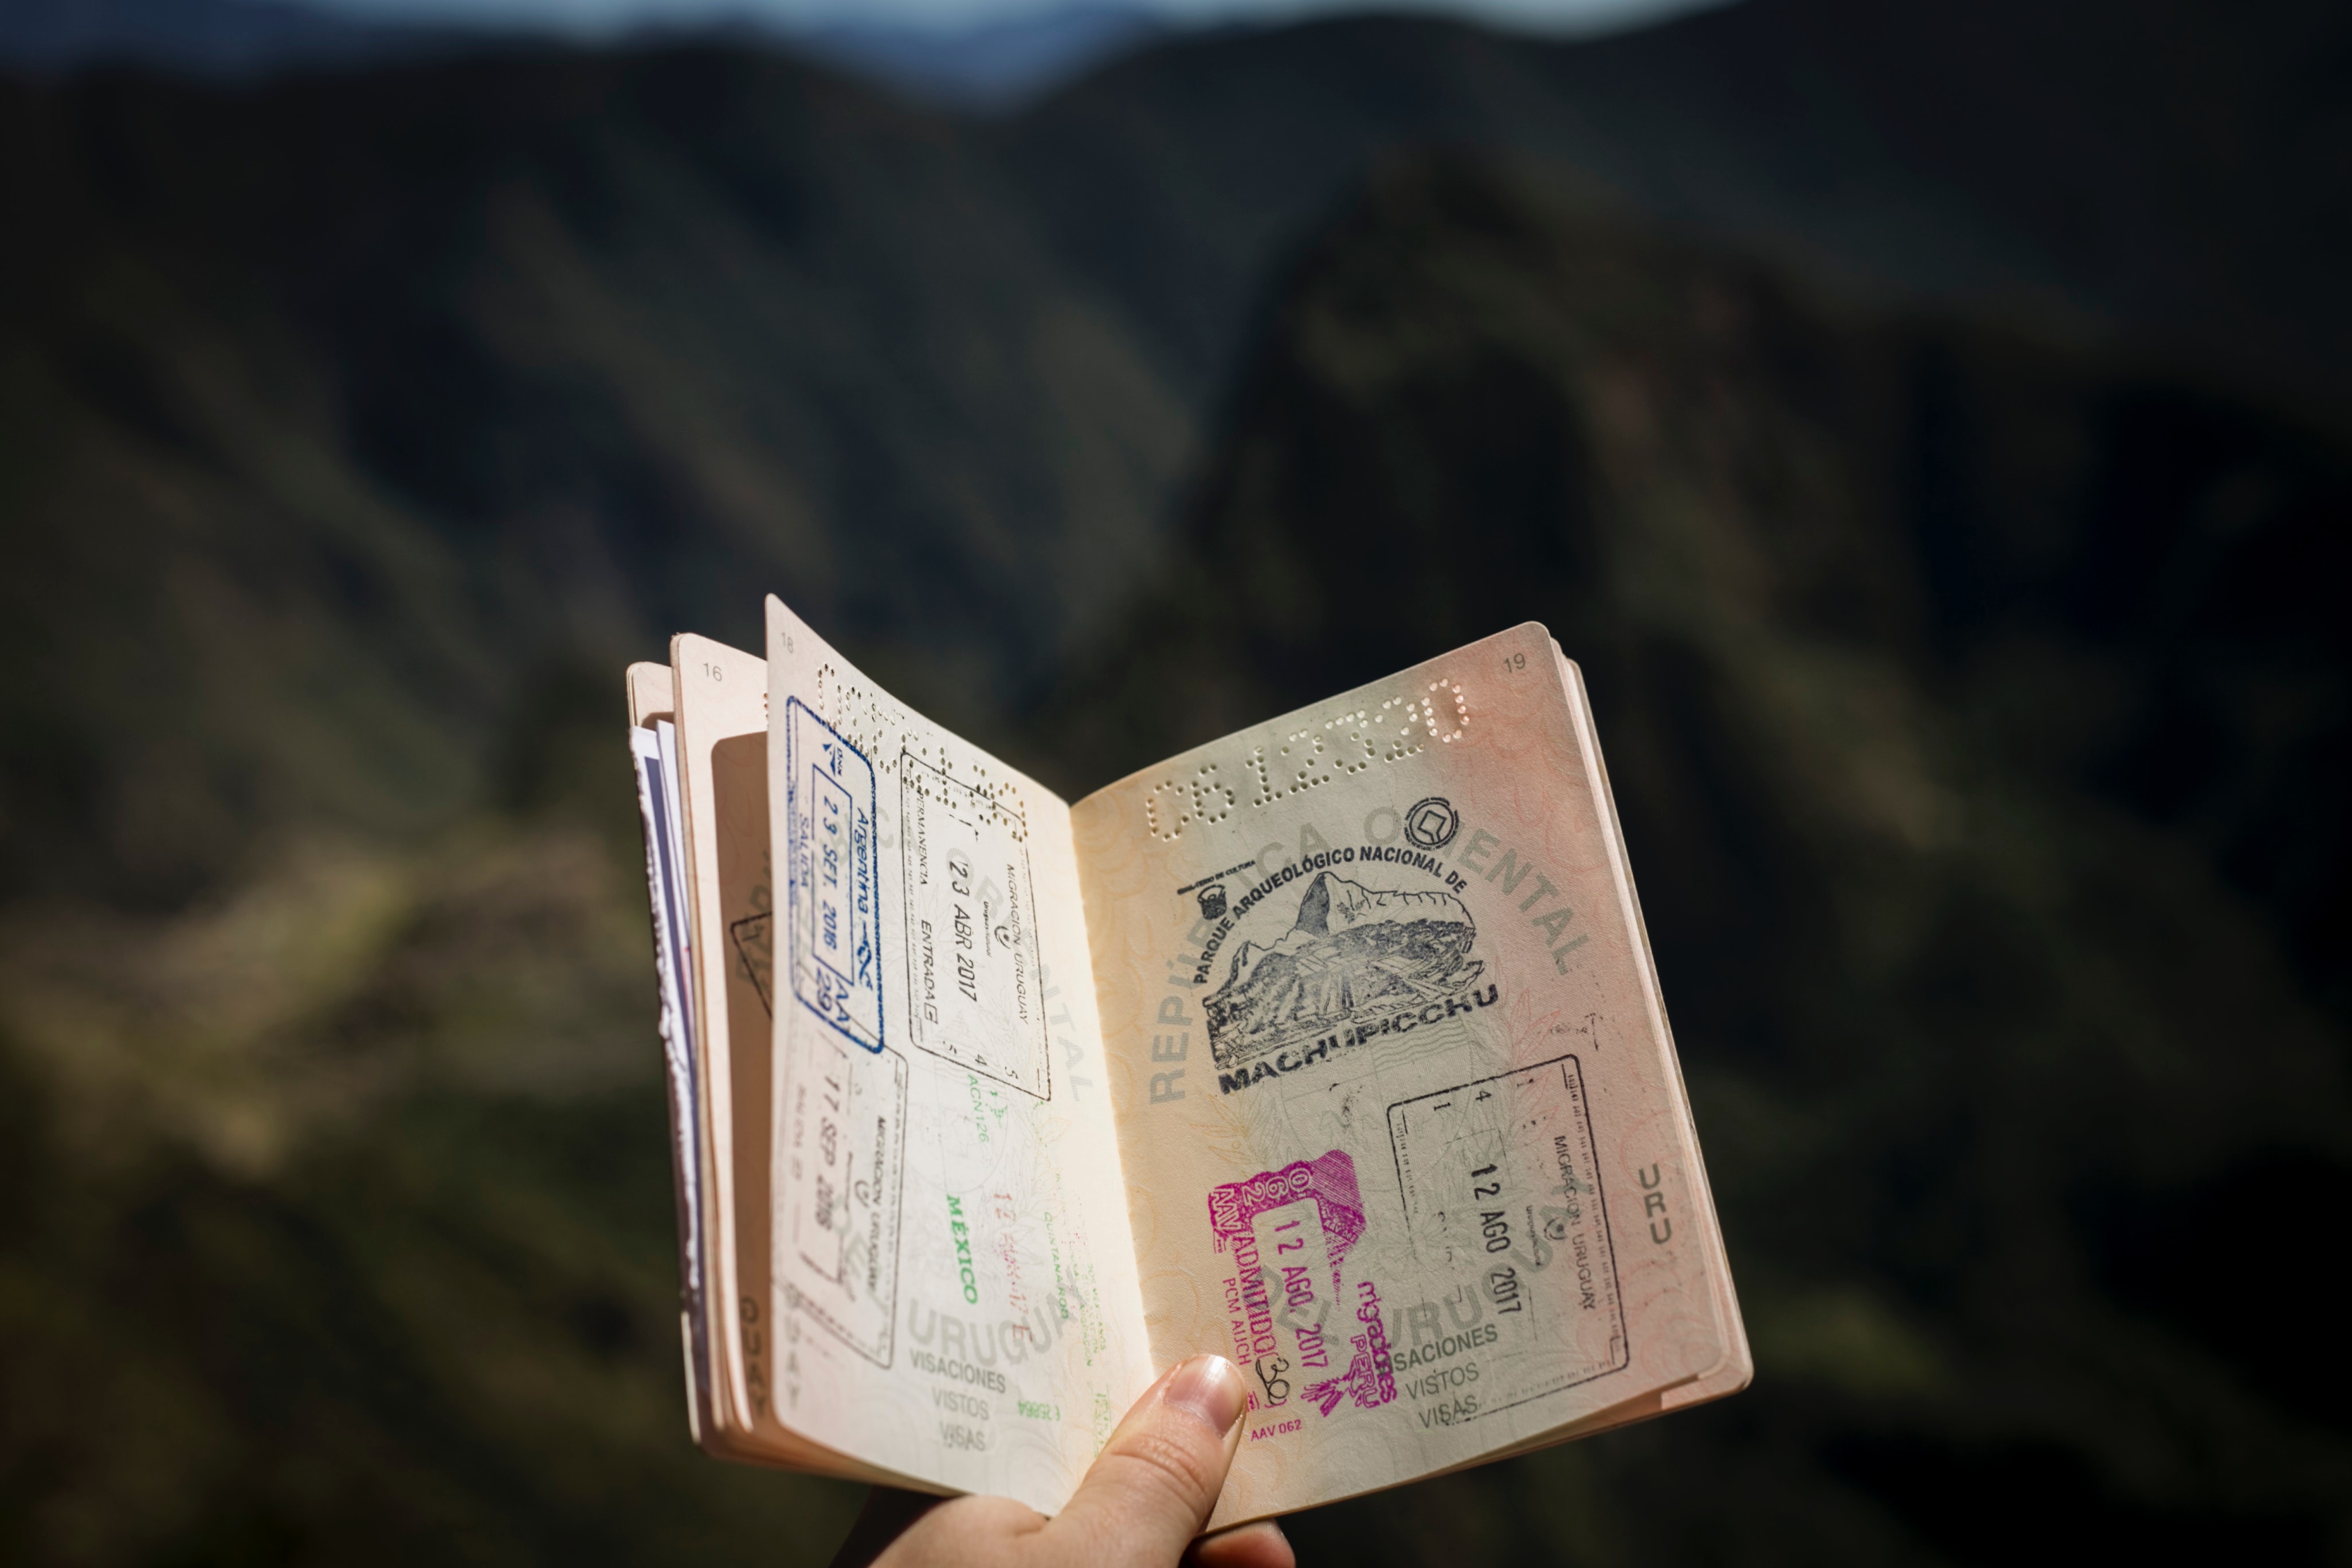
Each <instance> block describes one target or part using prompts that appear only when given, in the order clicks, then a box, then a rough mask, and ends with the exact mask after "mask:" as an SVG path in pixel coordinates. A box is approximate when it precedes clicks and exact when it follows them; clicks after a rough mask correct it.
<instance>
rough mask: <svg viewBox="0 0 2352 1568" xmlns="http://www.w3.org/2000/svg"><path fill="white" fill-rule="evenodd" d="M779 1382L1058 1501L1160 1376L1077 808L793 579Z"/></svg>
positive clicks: (775, 659) (808, 1406)
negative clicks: (1090, 954) (880, 671)
mask: <svg viewBox="0 0 2352 1568" xmlns="http://www.w3.org/2000/svg"><path fill="white" fill-rule="evenodd" d="M767 645H768V646H767V654H768V668H767V692H768V703H767V781H768V798H769V823H770V826H769V837H770V845H771V852H772V856H773V858H774V863H775V867H776V869H777V870H778V871H779V872H780V873H781V879H780V880H777V881H775V882H774V883H773V895H772V897H773V905H774V910H773V915H772V927H771V928H770V930H769V931H767V932H766V933H764V936H763V940H764V941H765V942H766V943H767V948H766V952H767V954H768V956H767V958H766V960H765V962H766V963H767V964H768V966H769V971H770V980H769V985H770V987H771V994H772V1005H773V1014H774V1016H773V1023H772V1038H773V1064H774V1065H773V1068H772V1081H773V1098H772V1156H771V1158H772V1179H771V1190H772V1203H771V1205H770V1215H769V1223H770V1225H771V1226H772V1258H771V1268H772V1279H773V1285H772V1295H773V1298H774V1305H773V1307H772V1321H774V1323H775V1325H776V1328H777V1330H778V1335H777V1337H776V1338H775V1339H774V1341H773V1342H772V1344H771V1346H770V1350H769V1367H768V1373H767V1377H768V1383H769V1388H768V1397H769V1398H770V1400H771V1401H772V1405H773V1408H774V1410H775V1411H776V1414H777V1415H778V1416H779V1417H780V1418H781V1420H782V1422H783V1423H784V1424H785V1425H787V1426H790V1427H791V1428H792V1429H793V1431H795V1432H798V1433H800V1434H802V1435H803V1436H806V1437H808V1438H809V1439H811V1440H813V1441H814V1442H817V1443H820V1444H823V1445H824V1446H825V1447H828V1448H832V1449H835V1450H836V1451H838V1452H841V1453H844V1454H846V1455H849V1456H852V1457H854V1458H857V1459H859V1460H862V1461H864V1462H865V1463H866V1464H868V1465H872V1466H877V1467H879V1468H884V1469H887V1470H891V1471H895V1472H898V1473H899V1474H901V1475H904V1476H907V1477H908V1478H911V1479H915V1480H916V1481H918V1482H919V1483H921V1484H924V1485H929V1486H932V1487H936V1488H938V1489H941V1490H950V1491H971V1492H986V1493H993V1494H997V1495H1000V1496H1006V1497H1012V1498H1015V1499H1018V1500H1021V1501H1023V1502H1025V1503H1028V1504H1030V1505H1031V1506H1032V1507H1034V1508H1037V1509H1039V1510H1044V1511H1046V1512H1052V1511H1054V1510H1057V1509H1059V1508H1060V1507H1061V1505H1062V1504H1063V1503H1064V1502H1065V1501H1066V1500H1067V1499H1068V1497H1069V1494H1070V1492H1071V1491H1072V1490H1073V1489H1075V1488H1076V1485H1077V1482H1078V1479H1079V1478H1080V1477H1081V1476H1082V1475H1083V1474H1084V1473H1085V1471H1086V1468H1087V1465H1088V1464H1090V1463H1091V1462H1092V1461H1093V1459H1094V1457H1095V1454H1096V1453H1097V1451H1098V1450H1099V1449H1100V1447H1101V1446H1102V1444H1103V1442H1104V1441H1105V1439H1107V1438H1108V1436H1109V1435H1110V1431H1111V1428H1112V1426H1114V1425H1115V1424H1116V1422H1117V1421H1118V1417H1120V1416H1121V1415H1125V1414H1126V1412H1127V1408H1128V1406H1129V1405H1130V1404H1131V1403H1132V1402H1133V1400H1134V1399H1135V1397H1136V1395H1137V1394H1140V1393H1141V1392H1142V1391H1143V1389H1144V1388H1145V1387H1147V1386H1148V1385H1149V1384H1150V1381H1151V1377H1152V1365H1151V1357H1150V1343H1149V1342H1148V1338H1147V1335H1146V1333H1145V1331H1144V1327H1143V1310H1142V1302H1141V1300H1140V1297H1139V1293H1138V1290H1137V1284H1136V1275H1135V1254H1134V1243H1133V1237H1132V1235H1131V1232H1130V1230H1129V1220H1128V1209H1127V1201H1126V1194H1125V1184H1124V1182H1123V1181H1122V1180H1121V1179H1120V1177H1119V1174H1118V1173H1119V1148H1118V1134H1117V1131H1116V1130H1115V1128H1114V1127H1113V1125H1112V1121H1111V1109H1110V1100H1109V1089H1108V1081H1107V1079H1106V1072H1105V1067H1104V1061H1103V1055H1102V1038H1101V1030H1100V1026H1099V1025H1098V1023H1097V1017H1096V1010H1095V994H1094V983H1093V978H1092V973H1091V969H1090V966H1089V963H1088V960H1087V946H1086V924H1085V915H1084V906H1083V902H1082V900H1081V897H1080V894H1079V891H1078V878H1077V866H1076V858H1075V857H1074V854H1073V850H1072V846H1071V837H1070V822H1069V808H1068V806H1067V805H1066V804H1065V803H1064V802H1062V801H1061V800H1060V799H1059V798H1058V797H1056V796H1055V795H1053V793H1052V792H1050V791H1048V790H1047V789H1045V787H1044V786H1043V785H1041V784H1037V783H1036V782H1035V781H1034V780H1032V779H1029V778H1026V777H1024V776H1023V775H1022V774H1020V773H1017V772H1015V771H1013V769H1011V768H1009V767H1007V766H1006V765H1005V764H1003V763H1001V762H998V761H997V760H996V759H995V758H993V757H991V756H989V755H988V754H987V753H985V752H982V751H980V750H978V749H977V748H975V747H972V746H970V745H967V744H966V743H964V742H961V741H960V740H958V739H957V738H956V737H954V736H953V735H950V734H949V733H947V732H946V731H943V730H940V728H939V727H938V726H936V725H934V724H932V723H930V722H929V721H927V720H924V719H923V718H921V717H920V716H919V715H918V714H916V713H914V712H912V711H911V710H908V709H907V708H906V707H905V706H904V705H902V704H900V703H898V701H896V700H893V699H892V698H890V697H889V696H888V695H887V694H886V693H884V692H883V691H882V690H880V689H879V688H877V686H875V685H874V683H873V682H872V681H870V680H868V679H866V677H864V676H863V675H861V674H860V673H859V672H858V671H857V670H856V669H855V668H851V667H850V665H849V664H848V662H847V661H846V660H845V659H844V658H842V657H841V656H840V655H839V654H838V653H836V652H835V651H834V650H833V649H832V648H831V647H827V646H826V645H825V644H824V642H823V641H822V640H821V639H819V638H818V637H817V636H816V635H815V634H814V632H812V631H810V630H809V628H808V627H807V626H805V625H804V624H803V623H802V622H801V621H800V620H799V618H798V617H796V616H793V614H792V612H791V611H789V610H787V609H786V608H785V607H784V606H783V605H782V603H781V602H780V601H778V600H776V599H775V598H773V597H771V598H770V599H769V600H768V629H767Z"/></svg>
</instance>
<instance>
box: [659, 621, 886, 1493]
mask: <svg viewBox="0 0 2352 1568" xmlns="http://www.w3.org/2000/svg"><path fill="white" fill-rule="evenodd" d="M670 662H671V665H672V667H673V668H675V670H676V671H677V674H676V677H675V681H674V685H675V703H676V709H677V757H678V766H677V773H678V778H679V781H680V784H681V786H682V787H681V791H680V793H681V795H682V798H683V803H684V809H683V811H682V812H681V813H680V814H679V815H680V817H681V819H682V821H683V824H684V833H685V847H686V853H685V864H686V867H687V870H688V876H687V887H688V892H689V895H690V896H689V900H688V908H689V910H690V911H691V917H692V918H691V922H690V924H691V929H692V931H693V941H692V942H691V944H690V946H691V956H692V960H693V963H692V967H693V971H694V991H695V1007H694V1022H695V1029H694V1040H695V1054H696V1060H697V1063H698V1081H700V1082H703V1083H706V1084H709V1086H710V1089H709V1093H708V1094H706V1095H704V1096H703V1098H702V1105H701V1110H702V1116H701V1125H700V1129H699V1131H700V1134H701V1141H702V1149H703V1152H704V1159H703V1167H704V1169H705V1170H706V1172H707V1173H708V1176H707V1180H706V1181H705V1183H704V1190H705V1203H704V1206H705V1208H706V1209H707V1210H708V1213H709V1220H708V1230H709V1237H710V1238H711V1240H710V1242H709V1244H708V1245H707V1246H706V1247H705V1251H706V1252H707V1253H708V1254H709V1268H708V1276H709V1291H708V1292H707V1295H706V1297H705V1306H706V1317H707V1320H708V1326H707V1331H706V1332H705V1335H704V1340H705V1343H706V1346H707V1351H708V1355H707V1360H708V1363H709V1384H710V1390H709V1395H708V1398H707V1400H706V1405H707V1406H708V1413H709V1419H708V1420H707V1421H706V1422H705V1423H704V1425H703V1426H702V1428H701V1430H700V1431H699V1434H698V1436H699V1437H700V1439H701V1442H702V1446H703V1447H705V1448H707V1449H709V1451H710V1452H712V1453H714V1454H717V1455H719V1457H720V1458H730V1459H737V1460H741V1461H745V1462H751V1463H769V1464H781V1465H788V1466H791V1467H793V1468H798V1469H806V1470H815V1471H819V1472H821V1473H824V1474H829V1475H841V1476H849V1477H855V1478H857V1479H866V1480H889V1479H895V1478H892V1477H891V1476H890V1475H889V1474H888V1473H887V1471H883V1470H881V1469H879V1468H874V1467H861V1466H859V1465H857V1464H856V1462H854V1461H851V1460H848V1459H845V1458H843V1457H841V1456H839V1455H836V1454H833V1453H831V1452H829V1451H827V1450H825V1449H823V1448H821V1447H816V1446H814V1445H812V1444H810V1443H808V1442H807V1441H805V1440H804V1439H803V1438H802V1437H801V1436H799V1435H797V1434H795V1433H794V1432H793V1431H792V1430H791V1429H790V1428H789V1427H787V1426H784V1425H783V1424H782V1422H781V1421H780V1420H778V1418H777V1416H776V1412H775V1406H774V1402H773V1399H772V1395H771V1385H772V1378H773V1363H774V1352H775V1346H776V1343H777V1342H778V1339H779V1335H778V1331H777V1326H776V1323H775V1321H774V1320H773V1318H772V1315H771V1313H772V1310H771V1301H772V1296H773V1291H772V1282H771V1280H770V1278H769V1266H768V1264H769V1241H770V1236H771V1233H772V1226H771V1225H770V1224H769V1207H768V1200H769V1190H770V1184H769V1176H770V1170H769V1160H768V1135H769V1123H770V1121H771V1108H772V1100H773V1098H774V1097H773V1093H772V1082H771V1075H770V1072H769V1051H770V1047H771V1043H772V1042H771V1035H772V1025H771V1021H770V1020H771V1018H772V1014H773V994H774V983H773V974H772V970H773V963H772V955H773V945H774V942H773V930H774V925H775V919H774V915H775V900H774V893H773V883H774V866H773V858H772V856H771V854H770V853H769V846H768V720H767V710H768V670H767V666H766V665H765V663H763V662H762V661H761V660H760V659H758V658H754V657H752V656H751V655H750V654H747V653H741V652H738V651H737V650H736V649H734V648H731V647H727V646H726V645H724V644H722V643H718V642H713V641H712V640H711V639H710V638H709V637H695V636H691V635H685V636H680V637H673V638H671V639H670Z"/></svg>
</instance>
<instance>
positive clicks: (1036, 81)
mask: <svg viewBox="0 0 2352 1568" xmlns="http://www.w3.org/2000/svg"><path fill="white" fill-rule="evenodd" d="M1170 30H1171V28H1170V24H1169V23H1168V22H1167V21H1166V20H1164V19H1163V18H1161V17H1160V15H1159V14H1158V13H1156V12H1152V11H1147V10H1144V9H1142V8H1141V7H1139V6H1135V5H1066V6H1061V7H1058V8H1055V9H1052V10H1045V11H1037V12H1033V13H1030V14H1028V15H1025V16H1011V17H1005V18H1001V19H995V20H990V21H984V22H977V23H973V24H971V25H969V26H910V25H908V24H907V23H904V22H893V21H890V20H889V19H887V18H861V17H856V16H845V17H839V18H836V19H834V20H831V21H827V22H824V23H822V24H819V25H817V26H812V27H808V28H804V29H803V30H801V31H798V32H795V33H792V34H789V35H782V36H780V37H778V39H777V41H778V42H780V43H782V44H783V45H784V46H785V47H789V48H792V49H794V50H796V51H797V52H799V53H801V54H803V55H806V56H807V57H809V58H811V59H815V60H821V61H824V63H825V64H827V65H832V66H835V67H838V68H841V69H843V70H846V71H851V72H854V73H855V74H856V75H859V76H862V77H866V78H867V79H870V80H873V81H877V82H880V83H882V84H884V85H885V86H887V87H891V88H894V89H897V90H898V91H899V92H901V93H904V94H906V95H907V96H908V97H909V98H912V99H915V100H919V101H921V102H928V103H939V104H946V105H949V106H952V107H963V108H972V109H998V108H1003V107H1004V106H1006V105H1009V104H1012V103H1014V102H1017V101H1018V100H1022V99H1024V98H1029V97H1032V96H1034V95H1035V94H1037V93H1038V92H1039V91H1041V90H1043V89H1047V88H1051V87H1055V86H1058V85H1060V84H1061V83H1063V82H1066V81H1068V80H1070V79H1073V78H1075V77H1077V76H1080V75H1082V74H1084V73H1085V72H1086V71H1087V70H1089V69H1091V68H1094V67H1096V66H1098V65H1100V64H1102V63H1104V62H1105V61H1107V60H1109V59H1112V58H1116V57H1118V56H1120V55H1127V54H1132V53H1134V52H1136V51H1137V50H1139V49H1140V48H1142V47H1145V46H1146V45H1148V44H1151V43H1154V42H1156V41H1158V40H1159V39H1160V38H1162V37H1166V36H1167V35H1168V33H1169V32H1170Z"/></svg>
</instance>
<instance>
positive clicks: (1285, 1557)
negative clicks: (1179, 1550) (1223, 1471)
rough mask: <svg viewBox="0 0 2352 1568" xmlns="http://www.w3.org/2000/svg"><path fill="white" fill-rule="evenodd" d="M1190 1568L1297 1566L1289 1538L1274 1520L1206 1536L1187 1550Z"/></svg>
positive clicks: (1283, 1567)
mask: <svg viewBox="0 0 2352 1568" xmlns="http://www.w3.org/2000/svg"><path fill="white" fill-rule="evenodd" d="M1184 1561H1185V1563H1187V1564H1189V1565H1191V1568H1298V1555H1297V1552H1293V1551H1292V1550H1291V1546H1290V1537H1288V1536H1287V1535H1285V1534H1284V1533H1283V1532H1282V1526H1281V1525H1280V1524H1279V1523H1277V1522H1276V1521H1274V1520H1271V1519H1261V1520H1259V1521H1257V1522H1256V1523H1255V1524H1244V1525H1240V1526H1237V1527H1236V1528H1234V1529H1232V1530H1224V1531H1218V1532H1217V1533H1216V1534H1214V1535H1204V1536H1202V1537H1201V1539H1200V1540H1198V1541H1196V1542H1193V1543H1192V1549H1191V1550H1190V1551H1188V1552H1185V1553H1184Z"/></svg>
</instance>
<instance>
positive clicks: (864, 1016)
mask: <svg viewBox="0 0 2352 1568" xmlns="http://www.w3.org/2000/svg"><path fill="white" fill-rule="evenodd" d="M784 722H785V731H784V734H785V745H786V748H787V750H786V758H787V764H786V765H787V769H788V772H787V774H786V784H785V812H786V823H787V828H786V831H787V834H788V837H789V842H788V844H787V846H786V857H787V858H786V862H785V864H786V867H787V879H788V880H787V889H788V893H789V896H790V899H791V904H792V960H793V994H795V995H797V996H798V997H799V998H800V999H801V1002H802V1005H804V1006H806V1007H807V1008H808V1010H809V1011H810V1012H812V1013H814V1014H815V1015H816V1016H818V1017H820V1018H822V1019H824V1021H825V1022H826V1023H827V1024H829V1025H831V1026H833V1027H834V1029H835V1031H836V1032H838V1033H839V1034H840V1035H841V1036H842V1037H844V1038H845V1039H847V1040H849V1041H851V1042H852V1043H853V1044H856V1045H858V1046H861V1047H864V1048H866V1050H869V1051H879V1050H880V1049H881V1048H882V1045H883V1037H882V932H881V923H882V922H881V914H882V910H881V901H882V878H881V870H880V854H879V847H878V845H877V841H876V833H877V825H876V822H875V816H874V764H873V763H870V762H868V761H866V754H865V753H864V752H860V751H859V750H858V749H857V748H856V747H855V746H853V745H851V744H850V743H849V742H847V741H845V740H844V739H842V737H841V734H840V732H839V731H836V730H835V729H834V727H833V726H832V725H830V724H828V723H826V722H825V721H824V720H822V719H820V718H818V717H817V716H816V715H815V714H814V713H813V712H811V711H810V710H808V709H807V708H805V707H803V705H802V703H801V700H800V699H799V698H797V697H795V698H793V699H791V700H789V701H787V702H786V703H785V718H784Z"/></svg>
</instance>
